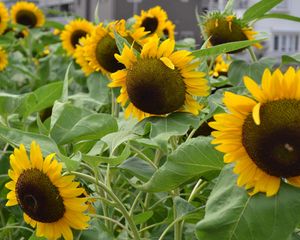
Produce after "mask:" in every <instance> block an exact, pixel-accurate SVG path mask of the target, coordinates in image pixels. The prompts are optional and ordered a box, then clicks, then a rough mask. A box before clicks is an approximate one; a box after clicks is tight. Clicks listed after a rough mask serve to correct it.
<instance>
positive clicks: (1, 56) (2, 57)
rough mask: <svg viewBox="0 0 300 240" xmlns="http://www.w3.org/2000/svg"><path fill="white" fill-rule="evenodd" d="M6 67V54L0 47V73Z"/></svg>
mask: <svg viewBox="0 0 300 240" xmlns="http://www.w3.org/2000/svg"><path fill="white" fill-rule="evenodd" d="M7 65H8V59H7V53H6V52H5V50H4V49H3V48H2V47H0V72H1V71H3V70H4V69H5V68H6V67H7Z"/></svg>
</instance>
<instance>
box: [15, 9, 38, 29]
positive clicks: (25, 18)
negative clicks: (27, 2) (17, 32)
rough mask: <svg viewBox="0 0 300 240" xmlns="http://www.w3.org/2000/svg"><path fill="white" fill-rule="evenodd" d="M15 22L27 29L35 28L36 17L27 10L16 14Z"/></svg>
mask: <svg viewBox="0 0 300 240" xmlns="http://www.w3.org/2000/svg"><path fill="white" fill-rule="evenodd" d="M16 22H17V23H18V24H22V25H25V26H27V27H30V28H33V27H35V26H36V24H37V22H38V20H37V17H36V15H35V14H34V13H33V12H31V11H28V10H20V11H19V12H18V13H17V14H16Z"/></svg>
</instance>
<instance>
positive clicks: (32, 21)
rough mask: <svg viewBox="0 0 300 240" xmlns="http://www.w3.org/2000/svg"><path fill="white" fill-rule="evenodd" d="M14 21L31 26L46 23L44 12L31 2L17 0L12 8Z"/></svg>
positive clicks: (39, 25)
mask: <svg viewBox="0 0 300 240" xmlns="http://www.w3.org/2000/svg"><path fill="white" fill-rule="evenodd" d="M11 18H12V22H13V23H17V24H21V25H24V26H27V27H29V28H34V27H41V26H43V25H44V23H45V17H44V14H43V12H42V11H41V10H40V9H39V8H38V7H37V6H36V5H35V4H34V3H31V2H25V1H21V2H17V3H16V4H15V5H13V6H12V8H11Z"/></svg>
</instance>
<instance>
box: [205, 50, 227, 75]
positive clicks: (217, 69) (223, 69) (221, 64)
mask: <svg viewBox="0 0 300 240" xmlns="http://www.w3.org/2000/svg"><path fill="white" fill-rule="evenodd" d="M229 65H230V64H229V63H227V62H225V61H224V59H223V57H222V55H219V56H218V57H217V58H216V60H215V64H214V67H213V70H211V71H210V72H209V75H210V76H213V77H216V78H217V77H219V76H220V75H225V76H227V72H228V69H229Z"/></svg>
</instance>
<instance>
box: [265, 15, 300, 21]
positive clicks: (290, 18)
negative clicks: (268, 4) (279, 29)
mask: <svg viewBox="0 0 300 240" xmlns="http://www.w3.org/2000/svg"><path fill="white" fill-rule="evenodd" d="M264 18H278V19H284V20H289V21H294V22H300V17H296V16H292V15H288V14H284V13H269V14H264V15H263V16H261V17H260V18H259V19H264Z"/></svg>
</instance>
